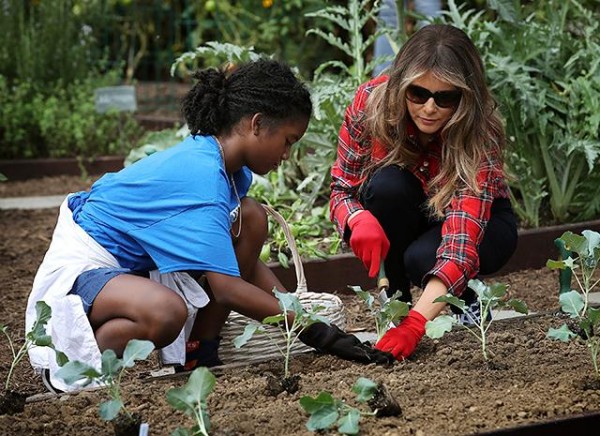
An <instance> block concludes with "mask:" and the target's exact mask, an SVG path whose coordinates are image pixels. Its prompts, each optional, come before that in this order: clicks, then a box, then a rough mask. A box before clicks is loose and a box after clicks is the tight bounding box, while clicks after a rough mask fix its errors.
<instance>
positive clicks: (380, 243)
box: [348, 210, 390, 277]
mask: <svg viewBox="0 0 600 436" xmlns="http://www.w3.org/2000/svg"><path fill="white" fill-rule="evenodd" d="M348 227H350V230H351V231H352V234H351V235H350V248H352V251H354V254H356V257H358V258H359V259H360V260H361V261H362V263H363V264H364V265H365V267H366V268H367V269H368V270H369V277H375V276H376V275H377V273H378V272H379V265H380V264H381V261H382V260H383V259H385V256H387V253H388V250H389V249H390V241H389V240H388V238H387V236H386V235H385V232H384V231H383V228H382V227H381V224H379V221H377V218H375V217H374V216H373V215H372V214H371V212H369V211H368V210H365V211H363V212H360V213H359V214H358V215H356V216H354V218H352V219H351V220H350V222H349V223H348Z"/></svg>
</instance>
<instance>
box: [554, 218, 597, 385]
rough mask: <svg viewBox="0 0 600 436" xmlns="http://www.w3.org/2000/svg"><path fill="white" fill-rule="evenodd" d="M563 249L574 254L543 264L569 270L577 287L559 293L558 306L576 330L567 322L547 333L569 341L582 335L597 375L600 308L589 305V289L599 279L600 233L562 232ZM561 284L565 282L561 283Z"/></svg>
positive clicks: (592, 287)
mask: <svg viewBox="0 0 600 436" xmlns="http://www.w3.org/2000/svg"><path fill="white" fill-rule="evenodd" d="M559 239H560V240H561V241H562V243H563V244H564V247H565V249H566V250H567V251H568V252H570V253H571V254H572V255H573V256H574V257H571V256H568V257H567V258H566V259H563V260H548V262H547V263H546V266H547V267H548V268H550V269H558V270H561V271H565V270H568V271H570V272H572V277H574V278H575V281H576V283H577V286H578V287H579V291H580V292H579V291H576V290H574V289H572V290H571V291H569V292H562V293H561V294H560V296H559V302H560V307H561V310H562V311H563V312H565V313H567V314H569V316H570V317H571V318H572V319H573V320H574V321H575V322H576V324H577V327H578V331H577V333H575V332H573V331H572V330H571V329H570V328H569V326H567V324H563V325H562V326H561V327H560V328H558V329H555V328H550V329H549V330H548V337H549V338H552V339H558V340H560V341H563V342H568V341H569V340H571V339H573V338H577V337H579V338H581V340H583V341H584V342H585V344H586V346H587V347H588V348H589V350H590V355H591V358H592V364H593V366H594V371H595V372H596V376H598V377H600V370H599V368H598V354H599V353H600V337H599V336H598V330H599V328H600V309H597V308H594V307H591V306H590V301H589V295H590V292H592V290H593V289H594V288H595V287H596V286H597V285H598V282H600V280H594V273H595V272H596V268H597V267H598V262H599V261H600V233H598V232H594V231H591V230H584V231H583V232H581V235H577V234H574V233H572V232H565V233H564V234H563V235H562V236H561V237H560V238H559ZM561 285H562V286H564V283H562V284H561Z"/></svg>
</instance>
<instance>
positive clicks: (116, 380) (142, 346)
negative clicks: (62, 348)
mask: <svg viewBox="0 0 600 436" xmlns="http://www.w3.org/2000/svg"><path fill="white" fill-rule="evenodd" d="M152 350H154V344H153V343H152V342H150V341H143V340H138V339H132V340H130V341H129V342H128V343H127V346H126V347H125V350H124V351H123V358H122V359H119V358H118V357H117V355H116V354H115V352H114V351H113V350H104V352H103V353H102V368H101V371H98V370H97V369H96V368H94V367H93V366H90V365H88V364H86V363H83V362H80V361H78V360H75V361H72V362H69V363H67V364H65V365H64V366H63V367H62V368H61V369H59V370H58V371H57V372H56V376H57V377H60V378H62V379H63V380H64V381H65V382H66V383H67V384H70V385H72V384H75V383H77V382H82V386H87V385H89V384H90V383H92V382H96V383H99V384H101V385H104V386H106V387H107V388H108V393H109V396H110V400H109V401H105V402H104V403H102V404H100V417H101V418H102V419H104V420H105V421H112V420H114V419H115V418H116V417H117V416H118V415H119V414H122V415H125V416H126V417H128V418H132V417H133V415H132V414H131V413H129V411H128V410H127V409H126V408H125V404H124V403H123V400H122V395H121V380H122V378H123V375H124V374H125V373H126V369H127V368H132V367H133V366H134V365H135V361H136V360H144V359H146V358H147V357H148V356H149V355H150V353H151V352H152Z"/></svg>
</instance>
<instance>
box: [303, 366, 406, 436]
mask: <svg viewBox="0 0 600 436" xmlns="http://www.w3.org/2000/svg"><path fill="white" fill-rule="evenodd" d="M352 391H353V392H354V393H356V401H357V402H359V403H368V404H369V407H370V408H371V411H370V412H369V411H362V410H360V409H358V408H356V407H352V406H349V405H348V404H346V402H345V401H343V400H338V399H336V398H334V397H333V395H331V393H329V392H320V393H319V394H318V395H317V396H316V397H314V398H313V397H311V396H309V395H306V396H304V397H302V398H300V406H302V408H303V409H304V411H305V412H306V413H308V414H309V415H310V418H309V419H308V422H307V423H306V428H307V429H308V430H309V431H315V432H316V431H321V430H329V429H332V428H334V427H337V431H338V432H339V433H342V434H352V435H355V434H358V433H359V431H360V427H359V424H360V419H361V417H362V416H397V415H399V414H400V413H401V409H400V406H399V405H398V403H396V401H395V400H394V399H393V398H392V397H391V396H390V395H389V394H388V393H387V390H386V389H385V388H384V387H383V385H382V384H378V383H375V382H374V381H372V380H369V379H368V378H365V377H359V378H358V380H356V382H355V383H354V385H353V386H352Z"/></svg>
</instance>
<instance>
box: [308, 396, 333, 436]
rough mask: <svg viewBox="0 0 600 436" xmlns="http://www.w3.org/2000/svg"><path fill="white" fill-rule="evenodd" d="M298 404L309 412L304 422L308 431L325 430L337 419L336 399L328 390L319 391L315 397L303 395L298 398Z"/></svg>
mask: <svg viewBox="0 0 600 436" xmlns="http://www.w3.org/2000/svg"><path fill="white" fill-rule="evenodd" d="M300 405H301V406H302V408H303V409H304V410H305V411H306V412H307V413H308V414H310V418H309V420H308V422H307V423H306V428H307V429H308V430H310V431H317V430H326V429H328V428H331V427H332V426H333V425H334V424H335V422H336V421H337V420H338V417H339V414H338V411H337V406H336V400H335V399H334V398H333V397H332V396H331V394H330V393H329V392H320V393H319V395H318V396H317V397H316V398H312V397H310V396H304V397H302V398H300Z"/></svg>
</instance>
